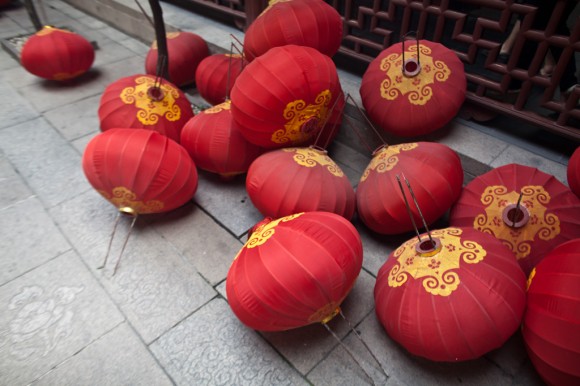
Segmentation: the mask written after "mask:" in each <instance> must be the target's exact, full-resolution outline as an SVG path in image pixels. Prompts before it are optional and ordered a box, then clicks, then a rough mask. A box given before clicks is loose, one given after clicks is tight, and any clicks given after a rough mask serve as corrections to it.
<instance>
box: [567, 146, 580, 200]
mask: <svg viewBox="0 0 580 386" xmlns="http://www.w3.org/2000/svg"><path fill="white" fill-rule="evenodd" d="M566 174H567V176H566V177H567V178H568V186H569V187H570V190H572V192H574V194H575V195H576V196H577V197H580V147H578V148H576V150H575V151H574V153H572V157H570V160H569V161H568V168H567V169H566Z"/></svg>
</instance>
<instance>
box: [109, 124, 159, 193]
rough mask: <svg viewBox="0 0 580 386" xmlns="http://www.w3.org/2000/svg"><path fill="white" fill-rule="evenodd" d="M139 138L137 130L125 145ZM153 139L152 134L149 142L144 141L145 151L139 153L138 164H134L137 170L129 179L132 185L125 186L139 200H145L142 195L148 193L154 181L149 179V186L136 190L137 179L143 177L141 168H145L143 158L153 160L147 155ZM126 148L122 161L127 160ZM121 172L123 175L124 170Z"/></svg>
mask: <svg viewBox="0 0 580 386" xmlns="http://www.w3.org/2000/svg"><path fill="white" fill-rule="evenodd" d="M138 137H139V132H138V131H137V130H135V131H134V132H132V133H131V134H130V135H129V137H128V138H127V139H126V141H125V145H126V146H128V145H129V144H130V143H131V142H132V141H133V138H138ZM152 137H153V135H152V134H149V135H148V137H147V140H146V141H143V145H144V146H143V149H142V150H143V151H141V152H139V153H138V154H137V157H136V158H137V159H136V162H135V163H134V164H135V166H136V170H134V171H133V173H132V174H133V175H132V176H130V177H129V178H130V183H128V184H127V185H126V186H125V187H126V188H127V189H129V190H130V191H132V192H133V193H135V194H137V196H138V197H139V198H144V197H141V195H142V194H143V193H144V192H147V190H148V188H149V185H150V184H151V180H152V179H151V178H149V181H147V182H146V185H147V186H144V187H139V189H136V188H137V186H136V184H135V182H136V180H137V178H138V177H139V176H140V175H141V173H142V172H141V168H142V167H143V162H142V161H143V158H147V159H151V157H150V154H146V153H147V148H148V147H149V143H150V142H151V140H152ZM126 146H124V147H123V157H121V158H122V159H124V158H125V156H124V155H125V154H126ZM133 156H134V155H133V154H131V157H133ZM148 156H149V157H148ZM161 158H162V157H159V159H161ZM159 159H158V160H157V162H158V165H159ZM119 171H120V172H121V173H123V169H119ZM136 190H137V191H136Z"/></svg>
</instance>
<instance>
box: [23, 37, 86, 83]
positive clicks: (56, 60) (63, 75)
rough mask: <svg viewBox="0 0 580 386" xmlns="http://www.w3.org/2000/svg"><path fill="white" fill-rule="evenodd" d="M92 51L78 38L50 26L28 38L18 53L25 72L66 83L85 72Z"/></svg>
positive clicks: (82, 39)
mask: <svg viewBox="0 0 580 386" xmlns="http://www.w3.org/2000/svg"><path fill="white" fill-rule="evenodd" d="M94 60H95V50H94V48H93V46H92V45H91V43H90V42H89V41H88V40H87V39H85V38H84V37H82V36H81V35H79V34H77V33H74V32H70V31H66V30H63V29H59V28H54V27H50V26H45V27H43V28H42V29H41V30H40V31H38V32H36V33H35V34H34V35H32V36H31V37H30V38H28V40H27V41H26V43H24V46H23V47H22V51H21V53H20V62H21V63H22V66H23V67H24V68H25V69H26V71H28V72H30V73H31V74H33V75H36V76H38V77H41V78H45V79H51V80H68V79H72V78H76V77H78V76H80V75H82V74H84V73H85V72H87V71H88V70H89V69H90V68H91V66H92V65H93V61H94Z"/></svg>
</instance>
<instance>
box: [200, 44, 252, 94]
mask: <svg viewBox="0 0 580 386" xmlns="http://www.w3.org/2000/svg"><path fill="white" fill-rule="evenodd" d="M244 61H245V59H244V58H243V57H242V55H238V54H214V55H210V56H208V57H206V58H205V59H203V60H202V61H201V63H199V66H197V70H196V71H195V86H196V88H197V91H198V92H199V95H201V96H202V98H203V99H205V100H206V101H208V102H209V103H210V104H212V105H218V104H220V103H223V102H225V100H226V97H227V96H228V94H229V93H230V91H232V87H233V84H234V82H235V81H236V79H237V78H238V75H240V73H241V72H242V70H243V69H244Z"/></svg>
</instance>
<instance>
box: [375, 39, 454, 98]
mask: <svg viewBox="0 0 580 386" xmlns="http://www.w3.org/2000/svg"><path fill="white" fill-rule="evenodd" d="M405 55H406V56H408V57H413V56H414V57H416V56H417V47H416V46H415V45H412V46H410V47H408V48H407V50H406V51H405ZM419 58H420V62H421V71H420V72H419V74H417V75H416V76H414V77H412V78H407V77H406V76H405V75H404V74H403V71H402V66H403V54H402V53H401V54H397V53H394V54H391V55H389V56H387V57H386V58H384V59H383V60H382V61H381V64H380V69H381V71H384V72H385V75H386V78H385V79H384V80H383V81H382V82H381V85H380V90H381V96H382V97H383V98H384V99H387V100H395V99H397V98H399V97H407V98H408V100H409V102H410V103H411V104H413V105H424V104H426V103H427V102H428V101H429V100H430V99H431V97H432V96H433V88H432V86H431V85H432V84H434V83H435V82H445V81H447V79H448V78H449V75H450V74H451V70H450V69H449V67H448V66H447V65H446V64H445V63H444V62H442V61H440V60H435V61H434V60H433V58H432V57H431V49H430V48H429V47H427V46H425V45H423V44H419Z"/></svg>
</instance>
